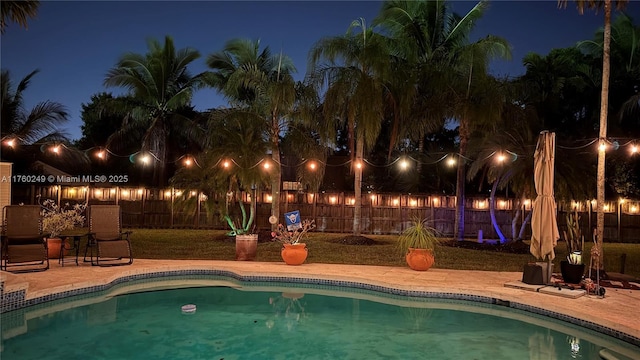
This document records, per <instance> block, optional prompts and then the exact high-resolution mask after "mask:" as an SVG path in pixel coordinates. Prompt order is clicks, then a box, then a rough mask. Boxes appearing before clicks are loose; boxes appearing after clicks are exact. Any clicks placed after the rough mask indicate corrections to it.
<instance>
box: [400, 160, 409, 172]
mask: <svg viewBox="0 0 640 360" xmlns="http://www.w3.org/2000/svg"><path fill="white" fill-rule="evenodd" d="M408 168H409V162H408V161H407V160H405V159H402V160H401V161H400V169H402V170H407V169H408Z"/></svg>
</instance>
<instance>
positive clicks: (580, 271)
mask: <svg viewBox="0 0 640 360" xmlns="http://www.w3.org/2000/svg"><path fill="white" fill-rule="evenodd" d="M560 273H561V274H562V279H563V280H564V282H566V283H569V284H579V283H580V281H582V275H584V264H579V265H574V264H570V263H569V262H568V261H566V260H563V261H560Z"/></svg>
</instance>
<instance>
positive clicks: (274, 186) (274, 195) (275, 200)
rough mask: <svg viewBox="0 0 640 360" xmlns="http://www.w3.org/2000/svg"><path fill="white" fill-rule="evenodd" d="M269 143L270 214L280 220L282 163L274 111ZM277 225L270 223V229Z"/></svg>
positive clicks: (274, 228)
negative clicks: (270, 161) (271, 168)
mask: <svg viewBox="0 0 640 360" xmlns="http://www.w3.org/2000/svg"><path fill="white" fill-rule="evenodd" d="M271 126H272V130H271V143H272V146H271V148H272V150H271V151H272V156H273V161H275V162H276V164H275V166H274V168H273V171H274V173H273V174H272V175H271V215H273V216H275V217H276V219H278V221H280V190H281V188H280V186H281V183H282V181H281V180H282V164H281V162H280V137H279V134H278V129H279V127H278V117H277V115H276V112H275V111H274V113H273V114H272V118H271ZM277 227H278V222H276V223H275V224H271V231H275V230H276V228H277Z"/></svg>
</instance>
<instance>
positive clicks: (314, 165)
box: [2, 134, 640, 171]
mask: <svg viewBox="0 0 640 360" xmlns="http://www.w3.org/2000/svg"><path fill="white" fill-rule="evenodd" d="M576 142H581V143H583V144H585V145H580V146H577V147H566V146H562V145H561V144H557V145H556V146H557V147H558V148H562V149H571V150H575V149H584V148H586V147H588V146H591V145H592V144H594V143H596V142H599V145H598V151H606V150H607V148H608V147H610V148H611V149H613V150H618V149H619V148H627V151H628V153H629V154H630V155H635V154H638V153H639V152H640V149H639V146H638V145H637V144H638V143H639V142H640V140H639V139H614V138H608V139H597V138H596V139H585V140H577V141H576ZM2 144H3V145H4V146H7V147H10V148H14V147H17V146H19V145H20V143H19V137H17V136H16V135H13V134H11V135H8V136H5V137H3V138H2ZM609 144H613V145H612V146H609ZM40 145H41V146H40V149H41V151H42V152H47V151H48V152H50V153H52V154H55V155H60V154H62V150H63V148H65V147H67V146H66V145H65V144H64V143H59V142H46V143H41V144H40ZM84 151H85V153H86V152H89V151H92V152H93V156H92V157H95V158H96V159H98V160H105V159H106V158H107V156H109V155H111V156H115V157H129V159H130V161H131V162H132V163H135V162H136V161H138V162H141V163H142V164H144V165H148V164H151V163H152V159H151V157H153V158H155V159H156V161H162V160H161V159H159V158H158V157H157V156H155V155H154V154H153V153H151V152H146V153H145V154H144V155H142V156H138V155H139V154H140V152H136V153H133V154H131V155H119V154H116V153H114V152H112V151H110V150H109V149H108V148H106V147H94V148H90V149H87V150H84ZM442 154H443V155H442V157H440V158H439V159H437V160H435V161H433V162H425V161H419V160H416V159H414V158H412V157H411V156H408V155H403V156H401V157H398V158H396V160H394V161H392V162H389V163H386V164H375V163H372V162H370V161H368V160H367V159H358V160H357V161H352V160H349V161H346V162H345V163H343V164H328V163H326V162H323V161H319V160H313V161H310V160H304V161H303V162H302V164H303V163H304V162H308V164H307V168H308V169H309V170H311V171H315V170H316V169H318V167H319V166H320V165H319V163H320V164H322V166H331V167H341V166H345V165H347V164H348V163H352V165H353V166H354V167H355V168H356V169H358V170H360V169H363V165H364V164H365V162H366V163H367V164H369V165H371V166H373V167H380V168H384V167H390V166H395V163H396V162H397V163H398V166H399V168H400V169H401V170H406V169H408V168H410V167H411V164H412V163H411V161H413V162H415V163H417V164H421V165H431V164H436V163H439V162H443V161H444V162H445V164H446V165H448V166H450V167H454V166H455V165H456V163H457V157H462V156H461V155H460V154H450V153H449V154H444V153H442ZM430 155H438V153H430ZM493 155H496V157H495V161H497V162H499V163H504V162H505V161H506V160H507V158H508V157H509V155H510V156H511V159H512V160H511V162H514V161H516V160H517V158H518V156H519V155H518V154H517V153H514V152H512V151H509V150H506V149H505V150H501V151H500V152H499V153H497V152H494V153H492V154H491V155H489V156H488V157H487V159H488V158H489V157H491V156H493ZM520 156H522V155H520ZM463 158H464V159H465V161H477V159H469V158H466V157H463ZM409 159H410V160H411V161H410V160H409ZM269 160H270V161H275V160H272V159H269ZM165 161H166V160H165ZM270 161H269V162H267V161H266V160H260V161H258V163H256V164H254V165H252V166H249V167H248V168H253V167H256V166H259V165H260V164H262V166H263V168H264V169H265V170H269V169H270V167H271V166H272V164H271V162H270ZM167 162H171V163H176V162H181V163H182V164H183V165H184V166H186V167H191V166H192V165H194V164H195V165H197V166H199V167H200V165H199V164H198V161H197V160H196V158H195V157H194V156H191V155H182V156H180V157H179V158H177V159H176V160H173V161H167ZM231 162H234V163H235V161H234V160H233V159H224V160H223V159H220V160H218V162H217V163H216V164H215V165H214V166H217V165H218V164H222V167H223V168H230V167H231ZM302 164H297V165H285V164H280V166H283V167H293V166H299V165H302ZM236 165H237V166H239V165H238V164H237V163H236ZM239 167H240V168H243V167H242V166H239Z"/></svg>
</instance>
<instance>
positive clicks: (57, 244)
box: [47, 238, 62, 259]
mask: <svg viewBox="0 0 640 360" xmlns="http://www.w3.org/2000/svg"><path fill="white" fill-rule="evenodd" d="M61 247H62V239H61V238H47V256H48V257H49V259H59V258H60V248H61Z"/></svg>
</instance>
